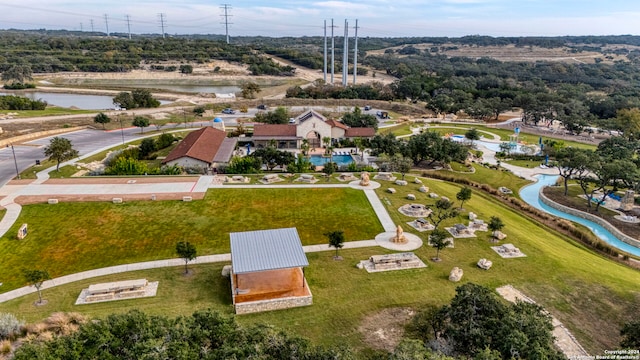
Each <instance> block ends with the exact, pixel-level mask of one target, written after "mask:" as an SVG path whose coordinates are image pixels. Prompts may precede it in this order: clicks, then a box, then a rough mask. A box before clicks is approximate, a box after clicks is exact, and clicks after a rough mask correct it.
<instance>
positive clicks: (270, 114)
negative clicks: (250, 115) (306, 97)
mask: <svg viewBox="0 0 640 360" xmlns="http://www.w3.org/2000/svg"><path fill="white" fill-rule="evenodd" d="M290 117H291V116H290V115H289V110H287V108H286V107H284V106H278V107H277V108H276V109H275V110H273V111H267V112H258V113H256V116H255V117H254V119H253V120H254V121H256V122H259V123H265V124H286V123H287V122H288V121H289V118H290Z"/></svg>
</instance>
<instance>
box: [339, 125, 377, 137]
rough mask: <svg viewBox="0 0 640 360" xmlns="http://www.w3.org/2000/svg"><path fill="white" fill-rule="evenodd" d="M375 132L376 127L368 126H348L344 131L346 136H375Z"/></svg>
mask: <svg viewBox="0 0 640 360" xmlns="http://www.w3.org/2000/svg"><path fill="white" fill-rule="evenodd" d="M375 134H376V129H374V128H367V127H354V128H348V129H347V130H345V131H344V136H345V137H373V136H374V135H375Z"/></svg>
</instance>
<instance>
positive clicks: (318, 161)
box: [309, 155, 353, 166]
mask: <svg viewBox="0 0 640 360" xmlns="http://www.w3.org/2000/svg"><path fill="white" fill-rule="evenodd" d="M309 160H310V161H311V163H312V164H313V165H320V166H323V165H324V164H326V163H328V162H329V161H330V160H331V158H330V157H328V156H327V157H324V156H322V155H311V158H310V159H309ZM333 162H334V163H336V164H338V166H345V165H349V164H351V163H352V162H353V158H352V157H351V155H333Z"/></svg>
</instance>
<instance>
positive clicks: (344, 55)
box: [342, 19, 349, 86]
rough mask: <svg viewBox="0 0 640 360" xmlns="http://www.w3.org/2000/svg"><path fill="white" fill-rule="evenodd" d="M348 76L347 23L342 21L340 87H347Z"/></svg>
mask: <svg viewBox="0 0 640 360" xmlns="http://www.w3.org/2000/svg"><path fill="white" fill-rule="evenodd" d="M347 76H349V22H347V19H344V50H343V51H342V86H347Z"/></svg>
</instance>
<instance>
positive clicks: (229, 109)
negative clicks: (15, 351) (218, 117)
mask: <svg viewBox="0 0 640 360" xmlns="http://www.w3.org/2000/svg"><path fill="white" fill-rule="evenodd" d="M222 113H223V114H235V113H236V111H235V110H233V109H232V108H226V109H224V110H222Z"/></svg>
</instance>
